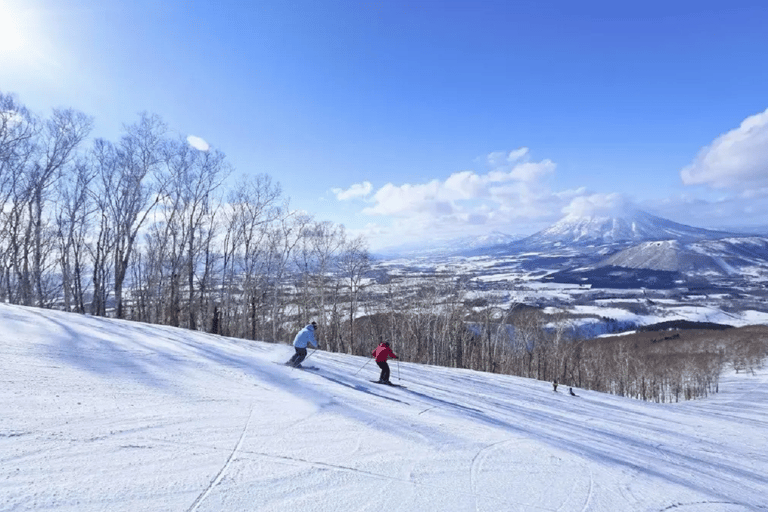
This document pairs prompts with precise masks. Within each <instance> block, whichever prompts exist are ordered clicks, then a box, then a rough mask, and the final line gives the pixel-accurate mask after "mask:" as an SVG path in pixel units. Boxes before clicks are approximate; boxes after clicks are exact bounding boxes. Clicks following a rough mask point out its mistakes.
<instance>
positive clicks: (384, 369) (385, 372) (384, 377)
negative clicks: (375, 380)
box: [376, 361, 389, 382]
mask: <svg viewBox="0 0 768 512" xmlns="http://www.w3.org/2000/svg"><path fill="white" fill-rule="evenodd" d="M376 364H377V365H379V368H381V376H379V381H381V382H389V365H388V364H387V362H386V361H376Z"/></svg>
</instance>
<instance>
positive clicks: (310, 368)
mask: <svg viewBox="0 0 768 512" xmlns="http://www.w3.org/2000/svg"><path fill="white" fill-rule="evenodd" d="M275 364H279V365H280V366H286V367H288V368H296V369H297V370H319V369H320V367H318V366H304V365H299V366H292V365H290V364H286V363H275Z"/></svg>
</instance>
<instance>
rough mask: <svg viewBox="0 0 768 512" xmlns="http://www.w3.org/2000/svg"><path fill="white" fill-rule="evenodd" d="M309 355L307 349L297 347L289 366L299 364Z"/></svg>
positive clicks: (288, 363)
mask: <svg viewBox="0 0 768 512" xmlns="http://www.w3.org/2000/svg"><path fill="white" fill-rule="evenodd" d="M305 357H307V349H306V348H299V347H296V353H295V354H293V357H291V358H290V359H289V360H288V362H287V363H285V364H287V365H289V366H299V365H300V364H301V362H302V361H303V360H304V358H305Z"/></svg>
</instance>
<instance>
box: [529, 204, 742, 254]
mask: <svg viewBox="0 0 768 512" xmlns="http://www.w3.org/2000/svg"><path fill="white" fill-rule="evenodd" d="M727 236H733V233H728V232H725V231H713V230H709V229H704V228H696V227H692V226H686V225H685V224H678V223H677V222H673V221H671V220H668V219H663V218H661V217H657V216H655V215H651V214H650V213H647V212H644V211H641V210H626V211H625V212H624V213H623V214H621V215H617V216H596V215H593V216H572V215H569V216H566V217H564V218H563V219H561V220H560V221H558V222H557V223H555V224H553V225H552V226H550V227H548V228H546V229H544V230H542V231H539V232H538V233H535V234H533V235H531V236H529V237H528V238H525V239H523V240H520V241H519V242H517V243H516V244H515V245H519V246H525V247H528V248H534V247H539V248H551V247H557V246H582V247H584V246H602V245H609V244H622V245H627V244H628V243H639V242H650V241H660V240H676V241H679V242H693V241H698V240H713V239H718V238H724V237H727Z"/></svg>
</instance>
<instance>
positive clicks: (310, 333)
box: [293, 324, 317, 348]
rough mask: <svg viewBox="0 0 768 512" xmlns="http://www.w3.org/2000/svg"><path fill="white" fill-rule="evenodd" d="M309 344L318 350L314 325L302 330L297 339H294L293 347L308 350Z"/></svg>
mask: <svg viewBox="0 0 768 512" xmlns="http://www.w3.org/2000/svg"><path fill="white" fill-rule="evenodd" d="M307 343H311V344H312V346H313V347H315V348H317V340H316V339H315V328H314V327H313V326H312V324H309V325H307V326H306V327H305V328H303V329H302V330H300V331H299V333H298V334H297V335H296V337H295V338H294V339H293V346H294V347H296V348H307Z"/></svg>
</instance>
